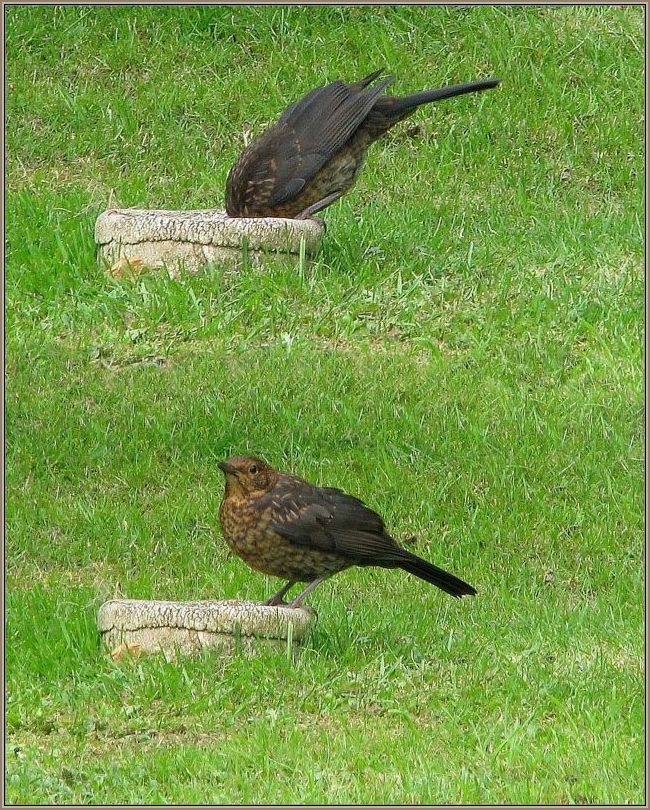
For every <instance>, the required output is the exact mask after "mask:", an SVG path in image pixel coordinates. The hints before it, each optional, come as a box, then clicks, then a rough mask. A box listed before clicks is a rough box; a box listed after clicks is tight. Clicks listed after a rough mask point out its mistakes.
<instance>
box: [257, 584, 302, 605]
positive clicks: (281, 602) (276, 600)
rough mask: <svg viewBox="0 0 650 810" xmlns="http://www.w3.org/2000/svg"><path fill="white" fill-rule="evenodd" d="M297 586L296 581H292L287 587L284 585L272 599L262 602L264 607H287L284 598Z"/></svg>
mask: <svg viewBox="0 0 650 810" xmlns="http://www.w3.org/2000/svg"><path fill="white" fill-rule="evenodd" d="M295 584H296V580H295V579H290V580H289V582H287V583H286V585H283V586H282V587H281V588H280V590H279V591H278V592H277V593H274V594H273V596H271V598H270V599H267V600H266V602H262V604H263V605H267V606H268V607H273V606H274V605H286V602H285V601H284V599H283V598H282V597H283V596H284V595H285V593H286V592H287V591H288V590H289V588H291V587H292V586H293V585H295Z"/></svg>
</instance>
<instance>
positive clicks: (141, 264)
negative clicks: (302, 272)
mask: <svg viewBox="0 0 650 810" xmlns="http://www.w3.org/2000/svg"><path fill="white" fill-rule="evenodd" d="M324 231H325V226H324V224H323V223H322V222H321V221H320V220H315V219H304V220H301V219H279V218H275V217H254V218H250V219H246V218H239V217H229V216H228V215H227V214H226V212H225V211H222V210H220V209H211V210H197V211H162V210H160V211H150V210H146V209H143V208H122V209H110V210H108V211H104V212H103V213H102V214H100V215H99V217H98V218H97V222H96V223H95V242H96V243H97V246H98V250H99V254H100V258H102V259H103V260H104V261H105V262H106V263H107V264H108V265H112V267H111V269H112V271H113V272H114V273H115V274H117V275H119V274H120V269H121V268H122V269H125V268H126V267H127V265H128V266H130V267H131V268H132V269H135V268H138V269H141V268H145V267H146V268H150V269H155V268H162V267H166V268H168V269H169V270H170V271H172V272H177V271H179V270H181V269H185V270H189V271H190V272H196V271H197V270H200V269H201V268H202V267H204V266H205V265H206V264H208V263H210V262H216V263H225V264H227V265H228V266H229V267H238V266H240V265H241V264H242V262H243V260H244V256H248V260H249V261H250V263H251V265H253V266H256V267H263V266H264V262H265V260H266V259H267V257H269V256H285V257H290V258H292V259H293V260H295V261H296V263H302V264H303V265H304V264H306V263H307V262H308V260H309V257H310V256H311V255H312V254H313V253H314V252H315V251H316V249H317V248H318V246H319V245H320V242H321V239H322V237H323V233H324Z"/></svg>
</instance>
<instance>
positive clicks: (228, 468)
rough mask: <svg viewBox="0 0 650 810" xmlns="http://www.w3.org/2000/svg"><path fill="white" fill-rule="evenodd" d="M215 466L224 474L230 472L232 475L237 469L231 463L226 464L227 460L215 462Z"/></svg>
mask: <svg viewBox="0 0 650 810" xmlns="http://www.w3.org/2000/svg"><path fill="white" fill-rule="evenodd" d="M217 467H219V469H220V470H221V471H222V472H224V473H225V474H226V475H228V474H230V475H234V474H235V473H236V472H237V470H236V469H235V468H234V467H233V465H232V464H228V462H227V461H220V462H219V463H218V464H217Z"/></svg>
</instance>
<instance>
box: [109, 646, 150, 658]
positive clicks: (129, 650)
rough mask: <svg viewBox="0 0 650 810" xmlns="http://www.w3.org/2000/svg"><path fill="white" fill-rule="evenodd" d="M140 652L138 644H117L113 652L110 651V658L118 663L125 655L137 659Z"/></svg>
mask: <svg viewBox="0 0 650 810" xmlns="http://www.w3.org/2000/svg"><path fill="white" fill-rule="evenodd" d="M141 652H142V650H141V649H140V645H139V644H119V645H118V646H117V647H116V648H115V649H114V650H111V658H112V659H113V660H114V661H119V660H120V658H124V656H125V655H133V656H134V657H137V656H138V655H140V653H141Z"/></svg>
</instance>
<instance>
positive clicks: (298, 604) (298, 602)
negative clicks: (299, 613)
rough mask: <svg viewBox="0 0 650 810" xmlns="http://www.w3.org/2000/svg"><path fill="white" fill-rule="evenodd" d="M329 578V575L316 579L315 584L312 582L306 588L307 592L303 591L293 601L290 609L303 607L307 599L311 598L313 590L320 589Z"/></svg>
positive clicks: (290, 603)
mask: <svg viewBox="0 0 650 810" xmlns="http://www.w3.org/2000/svg"><path fill="white" fill-rule="evenodd" d="M329 577H330V575H329V574H328V575H327V576H325V577H318V579H315V580H314V581H313V582H310V583H309V585H307V587H306V588H305V590H304V591H301V592H300V593H299V594H298V596H296V598H295V599H294V600H293V602H289V607H292V608H297V607H302V603H303V602H304V601H305V597H306V596H309V594H310V593H311V592H312V591H313V590H315V589H316V588H318V586H319V585H320V584H321V582H325V580H326V579H329Z"/></svg>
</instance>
